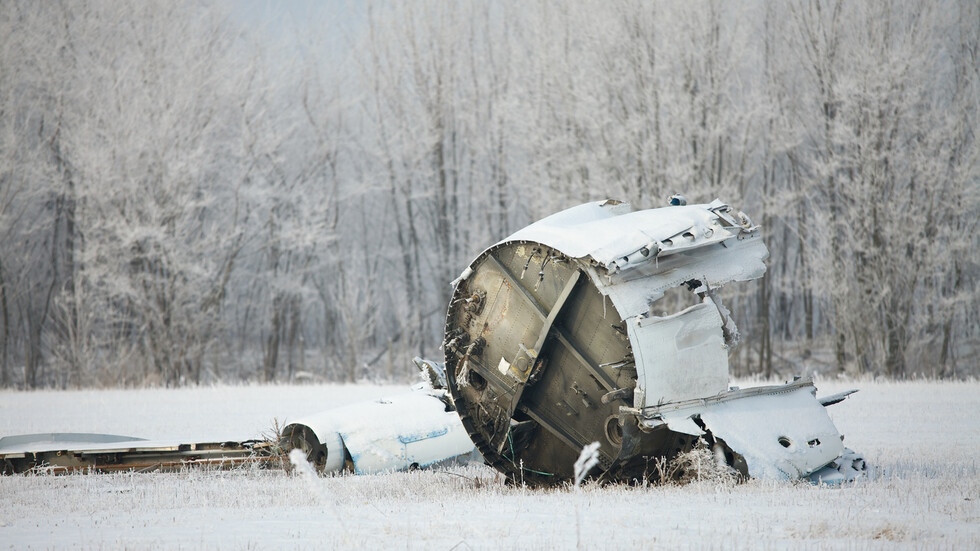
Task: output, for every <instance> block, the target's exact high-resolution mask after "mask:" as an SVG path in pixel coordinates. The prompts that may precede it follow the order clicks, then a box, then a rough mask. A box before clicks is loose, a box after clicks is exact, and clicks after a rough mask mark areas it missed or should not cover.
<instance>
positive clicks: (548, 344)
mask: <svg viewBox="0 0 980 551" xmlns="http://www.w3.org/2000/svg"><path fill="white" fill-rule="evenodd" d="M681 203H682V202H678V206H673V207H668V208H664V209H651V210H644V211H633V210H632V209H631V208H630V206H629V205H628V204H625V203H620V202H615V201H604V202H599V203H590V204H586V205H581V206H579V207H574V208H572V209H568V210H566V211H562V212H560V213H557V214H555V215H552V216H550V217H548V218H545V219H543V220H541V221H539V222H537V223H535V224H532V225H531V226H528V227H527V228H524V229H522V230H520V231H518V232H517V233H515V234H514V235H512V236H510V237H508V238H507V239H505V240H504V241H502V242H500V243H498V244H497V245H494V246H493V247H490V248H489V249H487V250H486V251H484V252H483V253H482V254H481V255H480V256H479V257H477V259H476V260H474V261H473V262H472V263H471V264H470V265H469V266H468V267H467V268H466V269H465V270H464V272H463V273H462V274H461V275H460V277H459V278H458V279H457V280H456V282H455V292H454V295H453V300H452V302H451V303H450V307H449V312H448V314H447V322H446V334H445V340H444V348H445V353H446V375H447V378H448V383H449V388H450V390H451V392H452V394H453V398H454V400H455V403H456V407H457V409H458V412H459V415H460V418H461V419H462V422H463V426H464V427H465V428H466V430H467V432H469V434H470V436H471V438H473V441H474V443H475V444H476V447H477V449H478V450H479V451H480V452H481V453H482V454H483V456H484V458H485V459H486V460H487V461H488V462H489V463H490V464H492V465H493V466H494V467H496V468H497V469H498V470H500V471H501V472H503V473H504V474H506V475H507V476H508V477H509V478H510V479H512V480H515V481H520V482H523V483H530V484H540V485H550V484H554V483H558V482H562V481H565V480H568V479H570V478H571V476H572V473H571V467H572V465H573V463H574V461H575V459H576V457H577V456H578V453H579V450H581V449H582V448H583V447H584V446H585V445H587V444H589V443H591V442H599V443H600V446H599V450H598V455H599V466H598V467H597V469H596V470H597V471H599V472H601V474H600V476H601V477H603V478H605V479H607V480H623V481H630V480H638V479H643V478H648V477H649V476H650V472H649V471H650V469H649V460H650V458H651V457H660V458H663V457H666V458H670V457H673V456H674V455H676V454H678V453H680V452H682V451H686V450H687V449H690V448H691V447H692V446H693V445H694V444H695V442H697V441H698V439H699V438H706V439H708V440H710V441H713V442H716V443H719V445H720V446H723V447H724V448H725V449H724V451H725V455H726V457H728V458H730V463H731V464H733V465H735V466H737V467H739V466H740V467H741V470H742V471H744V472H743V474H747V475H749V476H762V477H769V478H789V477H792V478H795V477H803V476H808V475H809V474H811V473H812V472H814V471H816V470H817V469H819V468H821V467H823V466H824V465H826V464H828V463H829V462H831V461H833V460H834V459H835V458H836V457H838V456H839V455H840V454H841V453H842V451H843V446H842V445H840V435H839V434H838V433H837V431H836V429H835V428H834V427H833V423H831V422H830V419H829V417H827V415H826V412H824V411H823V406H822V405H821V404H820V403H819V402H817V401H816V400H815V398H814V397H813V393H812V392H811V390H813V386H812V383H809V382H800V383H795V384H794V385H788V386H786V387H772V388H771V389H769V390H764V391H753V392H751V393H750V392H747V391H738V390H730V389H729V377H728V354H729V351H730V349H731V348H733V347H734V346H736V345H737V343H738V338H739V337H738V330H737V328H736V327H735V323H734V321H733V320H732V317H731V315H730V313H729V311H728V309H727V308H725V306H724V305H723V304H722V303H721V300H720V298H719V296H718V295H717V293H716V292H715V290H716V289H718V288H720V287H721V286H723V285H725V284H727V283H730V282H734V281H748V280H752V279H756V278H759V277H761V276H762V275H763V274H764V273H765V264H764V260H765V259H766V257H767V256H768V250H767V249H766V247H765V245H764V244H763V242H762V239H761V236H760V232H759V230H758V228H757V227H756V226H753V225H752V223H751V221H750V220H749V218H748V217H747V216H745V215H744V214H743V213H740V212H735V211H733V210H732V209H731V208H730V207H729V206H728V205H725V204H724V203H722V202H720V201H715V202H713V203H710V204H704V205H691V206H686V205H683V204H681ZM804 394H805V395H806V396H804ZM705 398H711V399H712V400H713V402H712V403H713V404H714V403H715V402H717V403H716V404H715V405H710V406H698V405H696V404H694V403H691V402H698V403H700V402H704V399H705ZM674 404H685V408H683V409H678V410H676V411H675V410H674V409H670V408H669V406H671V405H674ZM733 404H735V405H737V406H738V407H733ZM665 407H668V409H667V410H665V409H663V408H665ZM772 408H775V409H776V410H782V411H793V412H794V414H795V415H798V416H800V419H799V420H796V421H792V420H787V421H786V422H785V423H776V422H774V420H772V419H769V418H767V417H770V416H771V410H772ZM767 410H768V411H770V415H768V416H767V415H766V414H764V413H762V412H765V411H767ZM665 412H668V413H669V414H668V415H666V416H665ZM770 433H772V434H775V436H772V434H770ZM777 433H778V434H777ZM770 436H771V440H772V442H768V441H765V442H763V441H764V440H765V439H767V438H770ZM780 438H783V440H780ZM787 442H788V443H789V445H784V443H787ZM594 472H595V471H594Z"/></svg>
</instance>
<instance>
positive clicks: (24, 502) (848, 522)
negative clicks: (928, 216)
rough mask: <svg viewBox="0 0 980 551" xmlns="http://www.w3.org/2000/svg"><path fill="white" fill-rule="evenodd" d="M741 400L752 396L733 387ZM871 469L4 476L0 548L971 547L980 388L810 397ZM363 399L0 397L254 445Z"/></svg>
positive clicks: (22, 430)
mask: <svg viewBox="0 0 980 551" xmlns="http://www.w3.org/2000/svg"><path fill="white" fill-rule="evenodd" d="M742 386H743V387H745V386H750V385H748V384H743V385H742ZM817 387H818V389H819V391H818V395H820V396H822V395H827V394H832V393H835V392H839V391H841V390H846V389H847V388H860V389H861V392H859V393H857V394H855V395H853V396H852V397H851V398H849V399H848V400H847V401H845V402H843V403H841V404H838V405H835V406H832V407H831V408H830V410H829V411H830V414H831V417H832V418H833V419H834V422H835V423H836V424H837V427H838V428H839V429H840V430H841V432H842V433H844V434H845V435H846V440H845V443H846V444H847V445H848V446H850V447H851V448H853V449H855V450H857V451H859V452H862V453H863V454H864V455H865V458H866V459H867V460H868V463H869V464H870V465H872V470H871V472H870V476H869V477H868V478H867V479H865V480H862V481H860V482H858V483H856V484H853V485H846V486H843V487H832V488H828V487H815V486H810V485H808V484H804V483H774V482H765V481H757V480H755V481H750V482H747V483H744V484H739V485H726V484H721V483H709V482H701V483H695V484H692V485H688V486H666V487H646V488H643V487H639V488H630V487H622V486H616V487H596V486H586V487H584V488H582V489H581V491H579V492H576V491H573V490H570V489H558V490H547V491H541V490H529V489H526V488H520V487H510V486H505V485H504V484H503V483H502V481H501V480H500V479H499V477H497V476H496V475H495V473H494V472H493V471H492V470H490V469H489V468H487V467H483V466H475V465H474V466H467V467H457V468H453V469H450V470H448V471H447V470H442V471H419V472H411V473H395V474H387V475H378V476H363V477H354V476H341V477H329V478H311V477H308V476H303V475H301V474H287V473H285V472H281V471H261V470H256V469H252V468H242V469H240V470H236V471H226V472H204V471H189V472H186V473H180V474H113V475H98V476H86V475H73V476H10V477H0V549H50V548H72V547H75V548H86V549H93V548H94V549H103V548H107V549H121V548H127V549H276V548H280V549H330V548H373V549H379V548H380V549H457V550H462V549H571V548H576V547H579V548H589V549H596V548H601V549H606V548H626V549H638V548H641V547H643V548H661V549H663V548H666V549H689V548H690V549H746V548H748V549H789V548H792V549H803V548H846V549H865V548H915V549H980V465H978V463H977V454H978V453H980V383H978V382H970V383H935V382H913V383H883V382H871V381H863V382H856V383H841V382H838V381H818V382H817ZM404 390H405V388H404V387H392V386H389V387H381V386H371V385H346V386H342V385H321V386H244V387H227V386H225V387H213V388H188V389H180V390H105V391H67V392H58V391H44V392H12V391H0V436H8V435H13V434H26V433H40V432H100V433H110V434H123V435H131V436H140V437H144V438H152V439H154V440H157V439H160V440H163V439H180V440H184V441H191V440H193V441H205V440H222V439H246V438H255V437H258V436H260V435H262V434H263V433H269V432H270V431H271V428H272V426H273V420H274V419H278V420H279V422H280V423H282V422H288V421H290V420H294V419H298V418H300V417H303V416H306V415H309V414H311V413H315V412H318V411H321V410H323V409H327V408H330V407H333V406H338V405H343V404H346V403H351V402H355V401H360V400H365V399H372V398H377V397H380V396H384V395H391V394H395V393H399V392H402V391H404Z"/></svg>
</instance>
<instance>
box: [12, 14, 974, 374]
mask: <svg viewBox="0 0 980 551" xmlns="http://www.w3.org/2000/svg"><path fill="white" fill-rule="evenodd" d="M300 6H303V5H300ZM245 7H246V8H247V9H248V10H253V11H255V10H259V9H260V8H258V7H256V6H249V5H245ZM243 9H244V8H243V5H241V4H225V3H222V2H203V3H202V2H181V1H178V2H171V1H150V2H138V3H120V2H29V1H22V0H0V386H7V387H19V388H35V387H46V386H57V387H75V386H116V385H124V386H138V385H180V384H188V383H201V382H210V381H218V380H220V381H234V380H264V381H276V380H294V379H297V378H316V379H324V380H340V381H353V380H359V379H363V378H375V379H393V380H394V379H397V380H403V379H405V378H407V377H411V376H412V373H411V369H410V367H408V359H409V358H411V357H412V356H414V355H423V356H429V357H436V358H438V357H440V355H441V353H442V352H441V350H440V349H439V345H440V342H441V337H442V323H443V316H444V313H445V311H446V306H447V304H446V303H447V300H448V298H449V295H450V287H449V283H450V281H452V280H453V279H454V278H455V277H456V276H457V275H458V273H459V272H460V271H461V270H462V269H463V268H464V267H465V266H466V264H467V263H468V262H469V261H470V260H472V259H473V258H474V257H475V256H476V254H478V253H479V252H480V251H481V250H482V249H483V248H485V247H487V246H488V245H490V244H492V243H494V242H496V241H498V240H500V239H502V238H503V237H505V236H507V235H508V234H509V233H511V232H513V231H515V230H516V229H519V228H520V227H522V226H524V225H526V224H528V223H530V222H532V221H534V220H536V219H538V218H541V217H543V216H546V215H548V214H550V213H553V212H555V211H558V210H561V209H563V208H567V207H570V206H573V205H575V204H578V203H581V202H585V201H591V200H597V199H604V198H610V197H611V198H617V199H622V200H627V201H630V202H632V203H633V204H634V206H636V207H637V208H651V207H657V206H663V205H664V201H665V198H666V197H668V196H669V195H671V194H672V193H677V192H680V193H683V194H685V195H686V196H687V197H688V199H689V201H691V202H708V201H710V200H712V199H713V198H715V197H720V198H722V199H723V200H725V201H727V202H730V203H731V204H732V205H733V206H736V207H737V208H739V209H741V210H744V211H745V212H746V213H747V214H749V215H750V216H751V217H752V218H753V219H754V220H755V221H756V222H757V223H759V224H761V226H762V227H763V231H764V235H765V239H766V242H767V244H768V246H769V248H770V250H771V251H772V254H771V258H770V260H769V271H768V273H767V276H766V277H765V278H764V279H763V280H761V281H759V282H757V283H753V284H749V285H741V286H739V285H733V286H730V287H731V288H726V289H724V290H723V291H724V293H725V296H726V302H728V303H729V304H731V305H732V310H733V312H734V313H735V315H736V319H737V321H738V323H739V326H740V329H741V330H742V333H743V335H744V338H743V344H742V346H741V347H740V348H739V349H738V350H737V351H736V352H735V354H734V355H733V357H732V364H733V366H734V367H733V368H734V370H735V373H736V374H738V375H750V374H757V375H760V376H763V377H788V376H791V375H793V374H799V373H806V372H814V371H819V372H824V373H847V374H852V375H859V374H868V375H874V376H888V377H895V378H904V377H913V376H930V377H965V376H976V375H977V374H978V363H977V362H976V360H975V357H976V355H977V352H978V351H980V304H978V292H977V282H978V276H980V265H978V262H977V259H978V258H980V257H978V255H977V252H976V251H977V246H978V244H980V243H978V239H977V237H976V236H977V219H978V215H980V208H978V206H980V199H978V191H980V185H978V184H980V145H978V141H977V139H976V132H977V128H980V120H978V111H980V93H978V88H980V78H978V77H980V58H978V56H980V6H978V5H977V4H976V2H973V1H969V0H941V1H938V2H937V1H925V0H919V1H915V0H913V1H909V2H890V1H885V0H871V1H869V2H860V3H849V2H844V1H842V0H812V1H802V0H797V1H790V2H763V1H758V2H749V3H739V4H737V5H735V4H731V3H727V2H722V1H720V0H714V1H712V0H703V1H694V2H644V1H638V0H637V1H634V0H613V1H604V2H589V1H587V2H575V3H564V2H552V1H546V0H542V1H540V2H531V3H528V2H516V1H515V2H510V1H504V2H486V1H475V0H474V1H466V2H437V1H431V2H429V1H420V2H369V3H366V4H360V3H352V4H344V3H342V2H336V3H331V4H327V5H323V6H314V7H309V9H310V11H309V12H308V13H307V14H306V15H308V17H296V16H295V13H294V14H293V16H291V17H290V16H281V14H275V13H272V12H260V13H244V14H243V13H242V11H243ZM293 9H294V11H295V10H296V8H295V6H294V8H293ZM287 15H288V14H287Z"/></svg>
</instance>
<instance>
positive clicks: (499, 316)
mask: <svg viewBox="0 0 980 551" xmlns="http://www.w3.org/2000/svg"><path fill="white" fill-rule="evenodd" d="M670 202H671V206H669V207H665V208H659V209H649V210H641V211H634V210H633V209H632V208H631V207H630V205H629V204H627V203H621V202H618V201H612V200H607V201H602V202H595V203H588V204H584V205H580V206H577V207H574V208H571V209H568V210H565V211H562V212H559V213H557V214H554V215H552V216H549V217H547V218H545V219H543V220H540V221H538V222H536V223H534V224H531V225H530V226H528V227H526V228H523V229H521V230H520V231H518V232H516V233H515V234H513V235H511V236H510V237H508V238H507V239H505V240H503V241H501V242H499V243H497V244H496V245H494V246H492V247H490V248H488V249H487V250H485V251H483V253H481V254H480V255H479V256H478V257H477V258H476V259H475V260H474V261H473V262H472V263H471V264H470V265H469V266H468V267H467V268H466V269H465V270H463V272H462V274H461V275H460V276H459V277H458V278H457V279H456V280H455V281H454V282H453V286H454V292H453V296H452V300H451V302H450V306H449V309H448V313H447V316H446V327H445V340H444V342H443V349H444V351H445V363H444V364H443V363H439V362H431V361H425V360H421V359H416V365H417V366H418V367H419V368H420V369H421V370H422V371H423V373H425V374H426V375H427V378H428V382H427V383H424V384H422V385H418V386H417V387H416V388H415V389H413V390H412V391H411V392H408V393H405V394H403V395H400V396H395V397H392V398H390V399H385V400H380V401H376V402H366V403H361V404H354V405H351V406H346V407H343V408H338V409H334V410H329V411H326V412H324V413H322V414H319V415H314V416H311V417H309V418H307V419H300V420H298V421H296V422H294V423H292V424H290V425H288V426H286V427H285V429H284V431H283V441H282V442H281V443H269V442H259V441H245V442H223V443H222V442H219V443H204V444H176V445H170V444H167V445H162V444H156V443H152V442H146V441H140V440H136V439H129V438H127V437H115V436H107V435H34V436H19V437H7V438H0V460H2V464H3V466H4V471H5V472H7V473H10V472H22V471H25V470H29V469H35V470H36V469H39V468H48V469H52V470H55V471H56V472H57V471H65V470H67V471H70V470H75V469H79V468H86V469H89V470H118V469H134V468H156V469H166V468H182V467H184V466H186V465H188V464H196V463H205V464H211V465H230V464H235V463H236V462H240V461H246V460H256V458H259V459H258V460H268V458H271V457H274V456H275V453H273V452H275V451H278V450H280V449H300V450H302V451H303V452H304V453H305V454H306V456H307V458H308V459H309V460H310V461H311V462H312V463H313V464H314V465H315V466H316V468H317V469H318V470H319V471H321V472H325V473H330V472H341V471H347V472H354V473H358V474H368V473H375V472H382V471H392V470H404V469H410V468H417V467H426V466H431V465H434V464H438V463H441V462H444V461H448V460H457V459H460V458H463V459H466V458H473V457H478V456H479V455H482V458H483V460H484V461H486V462H487V463H488V464H490V465H492V466H493V467H494V468H495V469H497V470H498V471H500V472H501V473H503V474H504V475H506V476H507V477H508V479H510V480H512V481H516V482H520V483H525V484H530V485H545V486H546V485H555V484H560V483H563V482H566V481H568V480H571V479H572V478H573V476H574V472H573V465H574V464H575V462H576V459H578V457H579V454H580V452H581V450H582V449H583V448H585V447H586V446H589V445H590V444H591V445H593V446H594V443H598V448H597V459H598V464H597V466H596V467H594V468H593V470H592V472H591V475H592V476H593V477H595V478H598V479H601V480H605V481H613V482H618V481H625V482H632V481H636V480H643V479H648V478H650V477H652V476H656V475H655V473H653V472H652V471H653V469H651V462H652V461H653V460H656V459H662V460H670V459H671V458H673V457H675V456H677V455H678V454H681V453H683V452H685V451H688V450H691V449H692V448H693V447H694V446H695V445H696V444H697V443H698V442H699V441H701V442H704V443H706V444H707V445H708V446H710V447H711V448H712V449H713V450H714V451H715V453H716V456H717V457H719V458H723V459H724V461H725V462H726V463H727V464H728V465H729V466H731V467H732V468H733V469H735V470H736V471H738V472H739V473H741V474H742V475H743V476H749V477H758V478H768V479H799V478H804V479H810V480H812V481H815V482H816V481H824V482H840V481H843V480H851V479H853V478H854V477H856V476H859V475H860V473H861V472H862V471H863V469H864V461H863V459H862V458H861V457H860V456H859V455H857V454H855V453H853V452H851V451H850V450H848V449H846V448H845V447H844V445H843V443H842V440H843V436H841V434H840V433H839V432H838V431H837V428H836V427H835V426H834V424H833V422H832V421H831V419H830V417H829V416H828V415H827V412H826V410H825V407H826V406H829V405H832V404H835V403H837V402H840V401H841V400H843V399H845V398H846V397H847V395H848V394H850V393H851V392H853V391H850V392H844V393H840V394H836V395H833V396H828V397H824V398H821V399H817V398H816V388H815V387H814V385H813V382H812V380H810V379H798V380H796V381H793V382H790V383H787V384H783V385H777V386H762V387H755V388H746V389H739V388H735V387H730V386H729V372H728V355H729V352H730V351H731V349H732V348H733V347H734V346H736V345H737V343H738V340H739V334H738V330H737V328H736V326H735V323H734V321H733V320H732V317H731V315H730V313H729V311H728V309H727V308H726V307H725V306H724V305H723V304H722V302H721V300H720V298H719V294H718V293H717V290H718V289H719V288H720V287H722V286H723V285H725V284H728V283H731V282H740V281H749V280H753V279H757V278H760V277H762V275H763V274H764V273H765V270H766V267H765V264H764V261H765V259H766V257H767V256H768V249H767V248H766V246H765V244H764V243H763V241H762V238H761V236H760V231H759V228H758V226H755V225H753V224H752V222H751V221H750V219H749V218H748V217H747V216H746V215H745V214H744V213H742V212H738V211H735V210H734V209H732V208H731V207H729V206H728V205H726V204H725V203H722V202H721V201H718V200H716V201H714V202H712V203H710V204H701V205H686V204H685V203H686V201H684V200H683V198H682V197H680V196H674V197H672V198H671V201H670ZM474 448H475V451H474ZM477 451H478V452H479V455H477V453H476V452H477Z"/></svg>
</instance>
